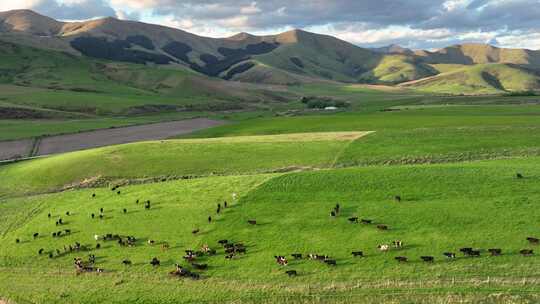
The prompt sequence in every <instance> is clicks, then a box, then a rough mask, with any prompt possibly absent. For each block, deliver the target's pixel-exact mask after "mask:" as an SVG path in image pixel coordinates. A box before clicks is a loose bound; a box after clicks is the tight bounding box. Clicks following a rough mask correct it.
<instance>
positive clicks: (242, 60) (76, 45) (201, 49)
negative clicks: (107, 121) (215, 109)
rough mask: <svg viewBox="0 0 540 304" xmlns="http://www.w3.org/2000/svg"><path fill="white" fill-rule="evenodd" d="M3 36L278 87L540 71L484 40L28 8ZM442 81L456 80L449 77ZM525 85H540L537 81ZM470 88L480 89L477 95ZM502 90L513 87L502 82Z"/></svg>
mask: <svg viewBox="0 0 540 304" xmlns="http://www.w3.org/2000/svg"><path fill="white" fill-rule="evenodd" d="M0 41H7V42H12V43H20V44H26V45H30V46H33V47H36V48H45V49H52V50H59V51H63V52H68V53H71V54H75V55H79V56H80V55H84V56H88V57H92V58H95V59H104V60H110V61H120V62H129V63H137V64H152V65H158V66H172V67H175V68H181V69H184V70H191V71H193V72H195V73H198V74H201V75H205V76H209V77H214V78H222V79H225V80H237V81H242V82H254V83H262V84H280V85H282V84H285V85H290V84H295V85H296V84H303V83H313V82H319V83H322V82H328V81H337V82H352V83H357V82H363V83H374V84H398V83H403V82H409V81H414V80H419V79H423V78H426V77H431V76H434V75H437V74H438V73H439V72H438V70H437V69H433V68H432V66H431V65H434V64H435V65H436V64H439V65H440V64H447V65H448V64H451V65H476V64H489V63H499V64H513V65H517V66H518V67H519V68H524V69H527V70H531V71H532V72H530V73H529V72H524V73H529V74H531V73H532V74H534V73H535V71H539V70H540V51H532V50H525V49H502V48H497V47H493V46H490V45H483V44H463V45H455V46H451V47H447V48H443V49H441V50H438V51H434V52H430V51H416V52H412V51H411V50H408V49H404V48H401V47H399V46H395V45H391V46H388V47H383V48H379V49H366V48H361V47H358V46H356V45H353V44H350V43H348V42H346V41H343V40H340V39H337V38H335V37H332V36H327V35H320V34H316V33H310V32H306V31H303V30H292V31H288V32H285V33H281V34H277V35H268V36H255V35H251V34H248V33H240V34H237V35H234V36H231V37H227V38H208V37H201V36H197V35H194V34H191V33H188V32H185V31H182V30H179V29H174V28H168V27H164V26H159V25H153V24H146V23H142V22H135V21H123V20H118V19H115V18H104V19H98V20H91V21H85V22H59V21H56V20H53V19H51V18H48V17H46V16H41V15H39V14H37V13H35V12H32V11H28V10H16V11H8V12H3V13H0ZM505 73H506V74H512V73H516V74H515V75H514V76H510V75H506V76H504V78H523V77H524V76H523V75H522V74H523V73H522V72H520V70H519V69H511V70H508V69H507V70H506V72H505ZM492 74H493V73H492ZM492 76H493V75H492ZM442 77H446V75H442ZM458 78H459V77H458ZM495 78H497V77H495ZM445 79H446V80H447V81H453V78H450V79H448V78H447V77H446V78H445ZM469 79H470V83H469V84H467V85H465V87H467V86H468V87H470V88H469V89H467V90H465V91H463V92H458V93H486V92H497V91H501V90H505V89H501V88H499V89H486V84H485V83H484V82H483V81H481V79H479V78H477V77H469ZM476 80H478V82H477V83H475V82H474V81H476ZM497 81H502V79H500V80H497ZM459 82H460V80H459V79H457V82H456V83H452V84H451V85H452V86H454V87H455V88H456V89H459V88H460V87H463V85H462V84H460V83H459ZM522 87H524V88H530V89H539V87H538V86H537V85H535V84H534V82H528V83H527V84H526V85H523V86H522ZM475 88H479V90H480V91H477V92H475V91H474V90H475ZM506 90H514V87H513V86H507V88H506ZM447 91H448V90H447Z"/></svg>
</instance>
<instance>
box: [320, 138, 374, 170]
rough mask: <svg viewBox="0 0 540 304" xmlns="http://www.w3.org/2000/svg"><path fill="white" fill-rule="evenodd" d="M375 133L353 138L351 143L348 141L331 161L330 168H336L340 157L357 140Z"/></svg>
mask: <svg viewBox="0 0 540 304" xmlns="http://www.w3.org/2000/svg"><path fill="white" fill-rule="evenodd" d="M373 133H375V131H367V132H366V133H365V134H364V135H363V136H360V137H358V138H355V139H353V140H351V141H349V142H348V143H347V144H346V145H345V146H344V147H343V148H342V149H341V151H339V152H338V153H337V154H336V157H335V158H334V160H333V161H332V164H331V165H330V168H336V164H337V162H338V161H339V159H340V158H341V156H342V155H343V154H344V153H345V151H347V149H348V148H349V147H350V146H351V145H352V144H353V143H354V142H356V141H357V140H361V139H363V138H364V137H366V136H369V135H371V134H373Z"/></svg>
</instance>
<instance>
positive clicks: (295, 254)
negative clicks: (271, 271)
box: [291, 253, 302, 260]
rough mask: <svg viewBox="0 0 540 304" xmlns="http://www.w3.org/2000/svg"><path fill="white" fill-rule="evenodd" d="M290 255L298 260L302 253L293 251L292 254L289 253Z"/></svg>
mask: <svg viewBox="0 0 540 304" xmlns="http://www.w3.org/2000/svg"><path fill="white" fill-rule="evenodd" d="M291 256H292V257H293V258H295V259H296V260H299V259H301V258H302V254H301V253H293V254H291Z"/></svg>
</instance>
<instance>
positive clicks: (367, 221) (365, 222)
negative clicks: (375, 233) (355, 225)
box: [360, 219, 373, 224]
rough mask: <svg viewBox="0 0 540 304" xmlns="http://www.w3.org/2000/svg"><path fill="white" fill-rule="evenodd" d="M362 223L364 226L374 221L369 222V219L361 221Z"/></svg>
mask: <svg viewBox="0 0 540 304" xmlns="http://www.w3.org/2000/svg"><path fill="white" fill-rule="evenodd" d="M360 222H361V223H362V224H371V223H372V222H373V221H372V220H367V219H361V220H360Z"/></svg>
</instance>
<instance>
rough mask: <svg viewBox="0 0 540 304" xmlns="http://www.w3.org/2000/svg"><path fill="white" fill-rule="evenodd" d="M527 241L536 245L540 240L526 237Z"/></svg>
mask: <svg viewBox="0 0 540 304" xmlns="http://www.w3.org/2000/svg"><path fill="white" fill-rule="evenodd" d="M527 241H529V243H531V244H534V245H538V244H539V243H540V240H539V239H538V238H535V237H528V238H527Z"/></svg>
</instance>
